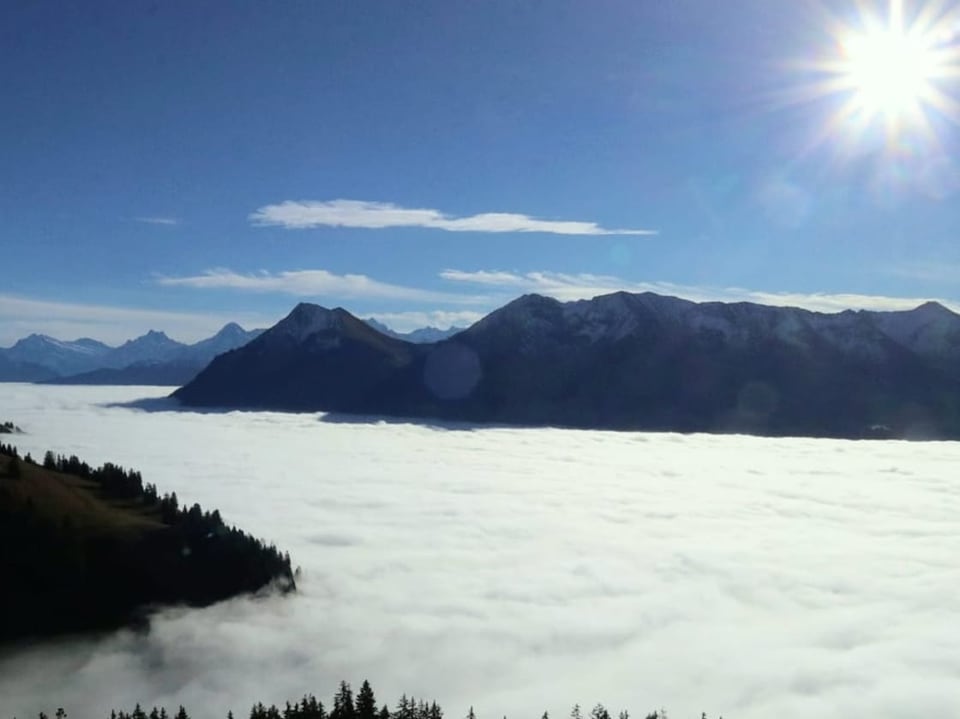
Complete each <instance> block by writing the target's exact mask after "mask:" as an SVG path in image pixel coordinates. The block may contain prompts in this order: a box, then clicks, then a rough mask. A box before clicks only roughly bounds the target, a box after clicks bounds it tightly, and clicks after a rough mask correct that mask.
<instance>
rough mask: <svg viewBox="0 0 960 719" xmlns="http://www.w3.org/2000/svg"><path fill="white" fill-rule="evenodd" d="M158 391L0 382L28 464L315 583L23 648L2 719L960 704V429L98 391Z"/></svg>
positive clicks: (864, 709) (882, 709)
mask: <svg viewBox="0 0 960 719" xmlns="http://www.w3.org/2000/svg"><path fill="white" fill-rule="evenodd" d="M149 391H150V390H145V389H144V388H139V389H138V388H96V389H91V388H60V387H34V386H26V385H0V406H2V407H4V411H5V412H6V413H7V414H8V416H9V418H11V419H13V420H15V421H16V422H17V423H18V424H20V425H22V426H23V427H24V428H25V429H27V430H28V431H29V434H27V435H23V436H22V437H20V438H18V439H19V441H20V442H21V446H22V448H23V449H25V450H29V451H31V452H33V453H34V454H35V455H36V454H39V453H40V452H41V450H43V449H46V448H48V447H52V448H54V449H56V450H58V451H61V452H67V453H69V452H76V453H78V454H81V455H83V456H84V457H85V458H86V459H88V460H90V461H96V462H101V461H104V460H108V459H112V460H115V461H118V462H120V463H122V464H124V465H127V466H132V467H137V468H139V469H141V470H142V471H143V474H144V478H145V479H146V480H147V481H151V482H156V483H157V484H159V486H160V487H161V488H162V489H165V490H176V492H177V494H178V495H179V496H180V497H181V499H182V500H183V501H186V502H193V501H199V502H201V503H203V504H204V505H205V506H209V507H218V508H220V510H221V511H222V513H223V514H224V516H225V517H226V518H227V519H228V520H230V521H232V522H236V523H239V524H240V525H241V526H243V527H244V528H246V529H248V530H251V531H253V532H255V533H256V534H258V535H261V536H264V537H267V538H269V539H271V540H275V541H276V542H277V543H278V544H279V545H280V546H281V547H283V548H284V549H289V550H290V552H291V554H292V555H293V558H294V561H295V562H296V563H298V564H300V565H301V566H302V567H303V570H304V575H303V580H302V592H301V593H300V594H299V595H297V596H294V597H290V598H286V599H282V598H275V599H269V600H250V599H242V600H235V601H233V602H228V603H226V604H223V605H219V606H215V607H211V608H208V609H206V610H201V611H187V610H175V611H169V612H165V613H164V614H163V615H162V616H161V617H159V618H158V619H157V621H156V622H155V625H154V629H153V631H152V632H151V633H150V634H148V635H136V634H132V633H127V632H121V633H118V634H114V635H109V636H106V637H103V638H101V639H99V640H80V641H73V642H61V643H54V644H51V645H47V646H43V647H37V648H34V649H26V650H22V651H18V652H16V653H14V654H13V655H12V656H6V657H4V658H3V659H2V660H0V697H3V701H2V703H3V707H2V708H3V710H4V714H5V715H10V716H14V715H16V716H31V715H34V716H35V715H36V713H37V711H39V710H41V709H43V710H46V711H48V712H49V711H51V709H52V708H55V707H56V706H64V707H65V708H67V710H68V713H69V714H70V715H71V716H78V717H79V716H82V717H97V716H106V715H107V712H106V711H105V710H106V709H108V708H109V707H111V706H119V705H125V706H127V707H128V708H129V707H132V705H133V704H134V703H135V702H137V701H140V702H142V703H145V704H154V703H162V704H165V705H166V706H167V707H168V708H170V707H173V708H175V707H176V706H177V705H179V704H181V703H183V704H185V705H187V706H188V707H189V708H190V710H191V713H192V714H193V715H195V716H201V717H204V716H208V717H217V716H224V715H225V713H226V710H227V709H228V708H232V709H233V711H234V713H235V714H236V715H237V716H243V715H245V714H246V712H248V711H249V707H250V704H251V703H252V702H253V701H255V700H260V699H262V700H264V701H267V702H281V701H283V700H285V699H287V698H293V697H295V696H297V695H300V694H302V693H303V692H304V691H313V692H319V693H321V694H322V695H323V697H324V698H326V696H327V695H329V694H330V693H331V692H332V690H333V688H334V686H335V684H336V682H338V681H339V680H340V679H342V678H343V679H348V680H351V681H353V682H355V683H357V682H359V681H360V680H361V679H362V678H363V677H367V678H369V679H370V681H371V682H372V683H373V686H374V687H375V689H377V691H378V694H379V696H380V698H381V699H383V700H386V701H390V702H393V701H395V700H396V698H397V697H398V696H399V695H400V694H401V693H402V692H407V693H408V694H409V693H413V694H416V695H417V696H424V697H433V698H436V699H437V700H438V701H440V702H441V703H442V704H443V706H444V709H445V710H446V714H447V716H450V717H460V716H464V715H466V713H467V709H468V708H469V706H471V705H473V706H474V707H475V709H476V713H477V716H478V717H480V719H494V718H496V717H501V716H503V715H504V714H506V715H507V716H509V717H537V716H540V715H541V714H542V712H543V711H544V710H545V709H547V710H549V711H550V715H551V716H558V717H563V716H567V715H568V713H569V710H570V706H571V705H572V704H573V703H574V702H579V703H580V704H581V705H583V706H585V707H590V706H592V705H593V704H594V703H595V702H597V701H603V702H604V703H605V704H606V705H607V706H608V707H610V708H611V709H613V710H618V709H620V708H623V707H628V708H630V709H631V712H632V714H633V715H634V716H644V715H645V712H648V711H651V710H653V709H654V708H658V707H660V706H666V707H667V709H668V710H669V711H670V715H671V716H677V717H693V716H700V712H701V711H707V712H708V715H709V716H711V717H715V716H717V715H718V714H720V713H722V714H723V715H724V716H730V717H738V718H739V719H752V718H754V717H756V718H757V719H760V718H763V719H768V718H769V717H774V716H775V717H778V719H799V718H800V717H809V716H812V715H816V716H817V717H821V718H823V719H847V718H848V717H851V716H860V715H863V716H870V717H872V718H876V719H895V718H896V719H907V718H908V717H909V718H910V719H913V718H914V717H918V716H953V715H954V714H955V712H956V667H957V666H958V664H960V639H958V638H957V637H956V636H955V633H951V632H950V631H949V628H950V627H952V626H954V625H956V623H957V621H960V599H958V598H957V596H956V591H955V590H956V587H957V585H958V582H960V569H958V568H957V563H956V556H957V554H958V552H960V533H958V532H957V531H956V517H955V515H956V511H957V506H956V487H955V484H956V482H955V479H954V475H955V469H956V466H957V464H958V462H960V444H957V443H948V442H944V443H908V442H848V441H833V440H811V439H760V438H750V437H742V436H706V435H691V436H684V435H675V434H641V433H630V432H619V433H616V432H591V431H568V430H553V429H521V428H516V429H512V428H469V427H464V426H461V427H459V428H456V427H454V428H452V429H450V428H448V429H444V428H442V427H436V426H429V425H418V424H405V423H402V422H377V421H363V420H358V419H356V418H346V417H339V418H329V417H328V418H326V419H324V418H322V417H319V416H317V415H311V414H278V413H266V412H261V413H240V412H232V413H225V414H216V413H206V414H194V413H177V412H168V413H164V412H155V413H145V412H140V411H135V410H128V409H119V408H108V407H105V406H103V405H104V404H105V403H108V402H111V401H118V400H123V399H130V398H133V397H138V396H143V395H144V394H145V393H147V392H149ZM332 420H337V421H332ZM641 712H643V713H641Z"/></svg>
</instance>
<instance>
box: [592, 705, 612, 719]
mask: <svg viewBox="0 0 960 719" xmlns="http://www.w3.org/2000/svg"><path fill="white" fill-rule="evenodd" d="M590 719H610V712H608V711H607V710H606V708H605V707H604V706H603V704H597V705H596V706H595V707H594V708H593V709H591V710H590Z"/></svg>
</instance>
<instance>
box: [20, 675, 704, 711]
mask: <svg viewBox="0 0 960 719" xmlns="http://www.w3.org/2000/svg"><path fill="white" fill-rule="evenodd" d="M247 717H248V718H249V719H443V718H444V714H443V709H441V708H440V705H439V704H437V702H435V701H430V702H427V701H423V700H419V699H416V698H414V697H408V696H407V695H406V694H404V695H403V696H401V697H400V699H399V700H398V701H397V703H396V705H395V706H394V708H393V709H392V710H391V709H390V708H389V707H388V706H387V705H386V704H382V705H378V702H377V698H376V695H375V694H374V691H373V688H372V687H371V686H370V682H368V681H366V680H364V682H363V684H362V685H361V686H360V690H359V691H358V692H357V693H356V696H354V693H353V690H352V688H351V686H350V684H349V683H347V682H345V681H342V682H340V686H339V687H338V689H337V691H336V693H335V694H334V695H333V698H332V699H331V701H330V703H329V705H328V706H324V704H323V702H322V701H320V700H319V699H317V698H316V696H314V695H313V694H306V695H304V697H303V698H302V699H300V700H299V701H296V702H292V703H291V702H289V701H288V702H286V704H285V705H284V706H282V707H278V706H276V705H275V704H271V705H270V706H265V705H264V704H263V703H260V702H258V703H256V704H254V705H253V706H252V707H251V708H250V713H249V714H248V715H247ZM617 718H618V719H630V713H629V712H628V711H627V710H622V711H620V712H619V713H618V714H617ZM38 719H49V717H48V716H47V715H46V714H44V713H43V712H41V713H40V715H39V718H38ZM54 719H68V716H67V713H66V712H65V711H64V710H63V709H58V710H57V712H56V714H55V715H54ZM109 719H191V716H190V714H189V713H188V712H187V710H186V709H185V708H184V707H183V706H181V707H179V708H178V709H177V711H176V712H174V713H173V714H168V713H167V710H166V709H164V708H162V707H160V708H158V707H153V708H152V709H150V710H149V711H147V710H146V709H144V708H142V707H141V706H140V705H139V704H137V705H136V706H135V707H134V708H133V710H132V711H129V712H126V711H116V710H114V711H112V712H110V717H109ZM198 719H199V718H198ZM226 719H236V717H235V716H234V714H233V712H232V711H228V712H227V714H226ZM465 719H477V716H476V714H475V713H474V711H473V707H470V710H469V711H468V712H467V714H466V717H465ZM503 719H507V717H506V715H504V717H503ZM540 719H550V715H549V714H548V712H543V715H542V716H541V717H540ZM569 719H612V715H611V714H610V712H609V711H608V710H607V708H606V707H604V705H603V704H596V705H595V706H594V707H593V709H591V710H590V712H589V713H587V714H586V715H584V713H583V711H582V709H581V708H580V705H579V704H575V705H574V706H573V709H571V711H570V714H569ZM644 719H668V717H667V711H666V710H665V709H661V710H659V711H653V712H650V713H648V714H646V715H645V717H644ZM700 719H708V718H707V714H706V712H704V713H703V714H701V716H700ZM719 719H723V717H719Z"/></svg>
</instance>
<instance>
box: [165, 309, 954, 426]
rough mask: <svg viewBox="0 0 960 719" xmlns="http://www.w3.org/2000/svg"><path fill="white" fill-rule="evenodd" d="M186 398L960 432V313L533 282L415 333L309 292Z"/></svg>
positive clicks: (222, 360) (636, 422)
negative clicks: (532, 291) (566, 288)
mask: <svg viewBox="0 0 960 719" xmlns="http://www.w3.org/2000/svg"><path fill="white" fill-rule="evenodd" d="M174 396H176V397H177V398H179V399H180V400H181V401H182V402H183V403H185V404H187V405H197V406H224V407H258V408H272V409H294V410H328V411H342V412H358V413H373V414H388V415H400V416H414V417H435V418H445V419H458V420H468V421H479V422H507V423H524V424H547V425H562V426H573V427H600V428H617V429H649V430H676V431H738V432H751V433H760V434H798V435H813V436H839V437H860V436H917V437H942V436H948V437H960V316H957V315H955V314H953V313H952V312H950V311H949V310H947V309H945V308H943V307H941V306H940V305H937V304H935V303H928V304H926V305H922V306H921V307H919V308H917V309H915V310H911V311H909V312H884V313H875V312H866V311H860V312H853V311H847V312H842V313H839V314H821V313H815V312H809V311H806V310H800V309H795V308H781V307H766V306H763V305H755V304H749V303H736V304H725V303H719V302H711V303H702V304H698V303H693V302H688V301H686V300H680V299H677V298H672V297H662V296H659V295H654V294H650V293H644V294H636V295H634V294H628V293H623V292H621V293H616V294H611V295H605V296H602V297H597V298H594V299H593V300H589V301H587V300H584V301H579V302H569V303H561V302H558V301H556V300H553V299H549V298H545V297H540V296H537V295H527V296H524V297H521V298H519V299H517V300H515V301H514V302H511V303H510V304H508V305H506V306H505V307H503V308H501V309H499V310H497V311H495V312H493V313H492V314H490V315H488V316H487V317H485V318H484V319H483V320H481V321H480V322H478V323H476V324H475V325H473V326H472V327H470V328H468V329H467V330H465V331H463V332H461V333H459V334H458V335H456V336H455V337H453V338H450V339H446V340H443V341H440V342H436V343H432V344H419V345H414V344H411V343H407V342H403V341H399V340H396V339H393V338H389V337H386V336H384V335H382V334H380V333H378V332H377V331H376V330H374V329H373V328H371V327H369V325H367V324H365V323H363V322H362V321H360V320H357V319H356V318H354V317H353V316H352V315H350V314H349V313H347V312H346V311H344V310H342V309H336V310H326V309H323V308H321V307H318V306H316V305H306V304H303V305H299V306H298V307H297V308H296V309H295V310H294V311H293V312H292V313H291V314H290V315H289V316H288V317H287V318H285V319H284V320H282V321H281V322H280V323H279V324H278V325H276V326H275V327H273V328H272V329H270V330H269V331H267V332H266V333H264V335H262V336H261V337H260V338H258V339H257V340H255V341H253V342H251V343H250V344H249V345H247V346H246V347H243V348H241V349H238V350H234V351H233V352H230V353H228V354H226V355H223V356H221V357H219V358H217V360H215V361H214V362H213V363H212V364H211V365H210V366H209V367H208V368H207V369H206V370H205V371H204V372H203V373H201V374H200V375H199V376H198V377H197V378H196V380H194V381H193V382H191V383H190V384H188V385H187V386H185V387H183V388H181V389H180V390H178V391H177V392H176V393H175V395H174Z"/></svg>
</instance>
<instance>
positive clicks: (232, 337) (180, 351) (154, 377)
mask: <svg viewBox="0 0 960 719" xmlns="http://www.w3.org/2000/svg"><path fill="white" fill-rule="evenodd" d="M262 331H263V330H250V331H247V330H245V329H243V328H242V327H240V325H238V324H235V323H232V322H231V323H230V324H227V325H225V326H224V327H223V328H222V329H221V330H220V331H219V332H217V333H216V334H215V335H213V336H212V337H208V338H207V339H205V340H201V341H200V342H196V343H195V344H184V343H182V342H177V341H176V340H172V339H170V338H169V337H167V335H166V334H164V333H163V332H157V331H155V330H151V331H149V332H147V333H146V334H145V335H142V336H140V337H137V338H136V339H132V340H129V341H128V342H125V343H123V344H122V345H120V346H119V347H110V346H109V345H106V344H104V343H102V342H98V341H97V340H93V339H89V338H82V339H78V340H74V341H70V342H66V341H63V340H58V339H54V338H53V337H48V336H46V335H40V334H33V335H30V336H29V337H25V338H24V339H22V340H20V341H18V342H17V343H16V344H14V345H13V346H12V347H9V348H6V349H3V348H0V381H6V382H52V383H62V384H161V385H163V384H168V385H182V384H184V383H185V382H188V381H190V379H192V378H193V377H194V376H196V374H197V373H198V372H199V371H200V370H201V369H203V368H204V367H205V366H206V365H207V364H208V363H209V362H210V360H212V359H213V358H214V357H216V356H217V355H218V354H220V353H222V352H226V351H228V350H231V349H235V348H237V347H240V346H242V345H244V344H246V343H247V342H249V341H250V340H251V339H253V338H255V337H257V336H258V335H259V334H260V333H261V332H262Z"/></svg>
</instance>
